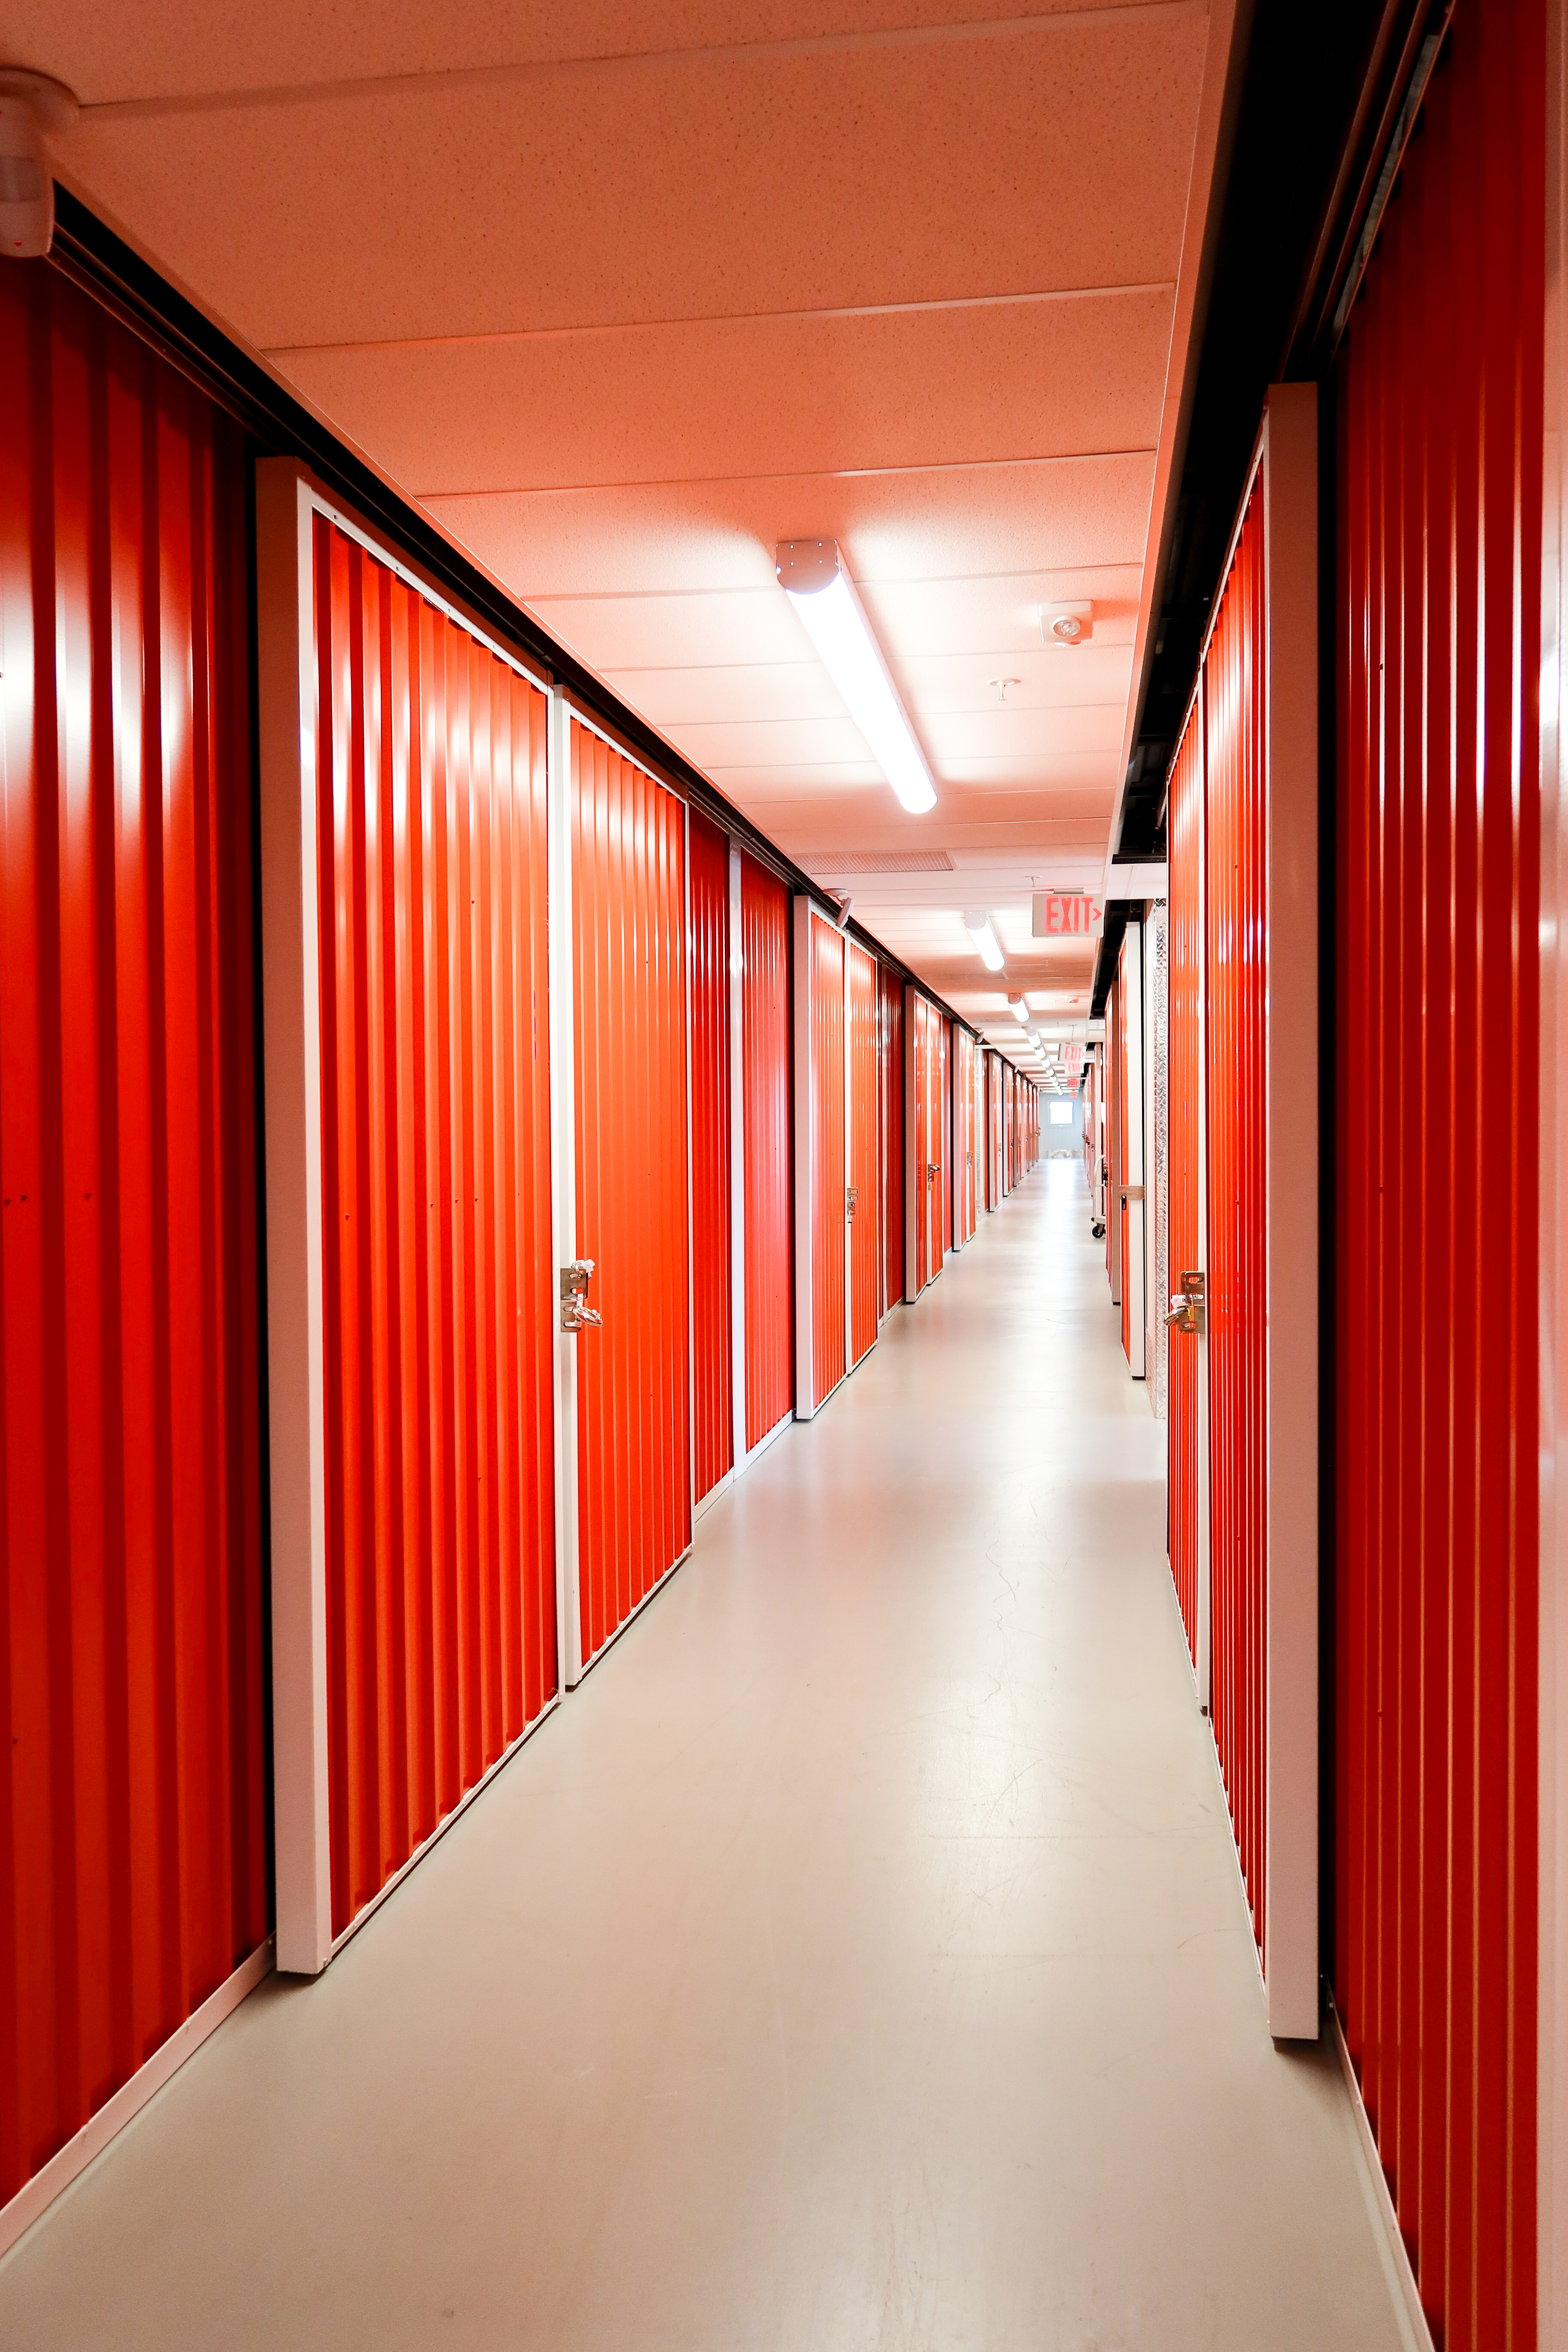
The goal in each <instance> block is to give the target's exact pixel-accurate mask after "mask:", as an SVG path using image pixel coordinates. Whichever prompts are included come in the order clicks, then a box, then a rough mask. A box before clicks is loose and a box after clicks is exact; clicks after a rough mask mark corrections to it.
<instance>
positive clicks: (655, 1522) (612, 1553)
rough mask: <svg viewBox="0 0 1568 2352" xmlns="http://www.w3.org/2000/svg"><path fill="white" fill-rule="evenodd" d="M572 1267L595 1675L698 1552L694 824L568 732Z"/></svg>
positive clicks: (648, 782) (589, 1649)
mask: <svg viewBox="0 0 1568 2352" xmlns="http://www.w3.org/2000/svg"><path fill="white" fill-rule="evenodd" d="M572 773H573V782H574V803H573V812H572V814H573V825H572V945H573V960H574V997H575V1003H574V1025H575V1038H576V1049H577V1067H576V1122H575V1127H576V1153H577V1253H578V1255H579V1256H580V1257H584V1258H591V1259H592V1260H593V1264H594V1278H593V1296H594V1303H595V1307H596V1308H597V1310H598V1312H599V1313H600V1314H601V1315H602V1316H603V1318H604V1323H603V1327H602V1328H600V1329H598V1330H590V1331H588V1332H585V1333H584V1335H583V1337H582V1338H581V1339H578V1340H577V1341H576V1342H575V1345H576V1348H577V1487H578V1502H577V1509H578V1524H577V1559H578V1598H579V1614H580V1619H581V1638H582V1645H583V1646H582V1661H583V1664H584V1665H586V1664H588V1663H589V1661H590V1660H591V1659H592V1658H593V1657H594V1656H595V1654H596V1653H597V1652H598V1651H599V1650H601V1649H602V1648H603V1647H604V1645H605V1643H606V1642H607V1641H608V1640H609V1639H610V1637H611V1635H612V1634H613V1633H615V1632H616V1629H617V1628H618V1627H619V1626H621V1625H623V1624H624V1623H625V1622H626V1619H627V1618H628V1617H629V1616H630V1614H631V1612H632V1611H633V1610H634V1609H636V1608H637V1607H638V1606H639V1604H640V1603H641V1602H642V1601H644V1600H645V1599H646V1598H647V1595H648V1593H649V1592H651V1591H652V1590H653V1588H654V1586H655V1585H656V1584H657V1583H658V1580H659V1579H660V1577H662V1576H664V1575H666V1574H667V1573H668V1570H670V1569H671V1568H673V1567H674V1565H675V1563H676V1562H677V1560H679V1559H682V1558H683V1557H684V1556H685V1553H686V1551H687V1549H688V1548H689V1545H690V1542H691V1453H690V1410H689V1372H690V1348H689V1325H688V1311H689V1309H688V1299H689V1292H688V1273H687V1085H686V811H685V807H684V805H683V804H682V803H681V802H680V801H679V800H678V799H677V798H676V796H675V794H674V793H671V792H668V791H667V790H666V789H665V787H664V786H663V785H662V784H660V783H657V782H655V781H654V779H653V778H652V777H651V776H649V775H647V774H646V773H645V772H644V771H643V770H642V769H641V768H639V767H637V765H636V763H635V762H634V761H631V760H629V759H626V757H625V756H624V755H623V754H622V753H621V752H619V751H616V750H615V749H614V748H613V747H612V746H611V745H609V744H608V743H605V741H603V740H602V739H601V738H600V737H599V736H597V735H595V734H593V733H592V732H591V731H590V730H588V729H587V728H585V727H582V726H580V725H579V724H578V723H577V721H576V720H575V719H574V721H573V723H572Z"/></svg>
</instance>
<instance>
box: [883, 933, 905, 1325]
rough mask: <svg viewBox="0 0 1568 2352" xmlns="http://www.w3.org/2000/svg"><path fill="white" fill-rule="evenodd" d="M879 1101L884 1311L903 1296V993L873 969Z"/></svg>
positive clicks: (889, 975)
mask: <svg viewBox="0 0 1568 2352" xmlns="http://www.w3.org/2000/svg"><path fill="white" fill-rule="evenodd" d="M877 994H878V1004H879V1030H878V1047H877V1050H878V1055H879V1062H880V1068H881V1101H882V1120H881V1124H882V1143H881V1148H882V1312H883V1314H884V1315H885V1314H886V1313H887V1312H888V1309H889V1307H891V1306H893V1305H894V1303H895V1302H896V1301H897V1300H899V1299H900V1298H902V1297H903V1295H904V991H903V983H902V982H901V981H900V978H899V976H898V974H897V972H895V971H891V970H889V967H888V966H887V965H886V964H879V965H878V967H877Z"/></svg>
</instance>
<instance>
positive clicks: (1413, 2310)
mask: <svg viewBox="0 0 1568 2352" xmlns="http://www.w3.org/2000/svg"><path fill="white" fill-rule="evenodd" d="M1329 2025H1330V2029H1331V2032H1332V2033H1333V2037H1334V2048H1335V2049H1336V2050H1337V2051H1338V2052H1339V2053H1340V2064H1341V2066H1342V2068H1343V2070H1344V2077H1345V2084H1346V2087H1347V2088H1348V2090H1349V2092H1350V2095H1351V2109H1352V2114H1353V2116H1354V2117H1355V2135H1356V2146H1357V2147H1358V2148H1359V2150H1360V2152H1361V2160H1362V2174H1363V2179H1362V2189H1363V2193H1364V2195H1365V2197H1366V2200H1367V2205H1368V2208H1369V2210H1370V2211H1371V2213H1372V2216H1373V2228H1374V2229H1375V2230H1376V2231H1377V2235H1378V2244H1379V2251H1380V2252H1382V2254H1383V2255H1384V2271H1385V2273H1386V2276H1387V2279H1388V2286H1389V2293H1390V2294H1391V2295H1392V2296H1393V2298H1394V2311H1395V2315H1396V2316H1397V2318H1398V2321H1399V2327H1400V2334H1401V2336H1403V2338H1404V2341H1405V2352H1435V2347H1434V2346H1433V2342H1432V2330H1431V2329H1430V2327H1428V2326H1427V2325H1426V2313H1425V2312H1424V2311H1423V2310H1422V2308H1421V2290H1420V2288H1419V2287H1418V2286H1417V2285H1416V2284H1415V2272H1414V2271H1413V2270H1412V2268H1411V2266H1410V2255H1409V2252H1407V2250H1406V2248H1405V2232H1404V2231H1403V2230H1402V2229H1401V2228H1400V2226H1399V2216H1398V2214H1397V2213H1396V2212H1395V2211H1394V2200H1393V2198H1392V2197H1391V2196H1390V2195H1389V2190H1388V2177H1387V2175H1386V2174H1385V2173H1384V2168H1383V2158H1381V2157H1380V2156H1379V2155H1378V2152H1377V2142H1376V2140H1375V2139H1374V2138H1373V2129H1372V2124H1371V2122H1370V2120H1369V2119H1368V2116H1367V2112H1366V2107H1365V2105H1364V2103H1363V2099H1362V2095H1361V2084H1359V2083H1358V2082H1357V2081H1356V2078H1355V2068H1354V2067H1353V2066H1352V2064H1351V2053H1350V2052H1349V2050H1348V2049H1347V2048H1346V2046H1345V2036H1344V2028H1343V2027H1342V2025H1341V2023H1340V2013H1339V2011H1338V2010H1337V2009H1336V2008H1335V2007H1334V2004H1333V2001H1332V2000H1330V2002H1329Z"/></svg>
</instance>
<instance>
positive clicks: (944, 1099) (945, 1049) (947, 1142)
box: [936, 1015, 953, 1254]
mask: <svg viewBox="0 0 1568 2352" xmlns="http://www.w3.org/2000/svg"><path fill="white" fill-rule="evenodd" d="M936 1034H937V1059H938V1064H939V1071H940V1076H939V1083H938V1087H937V1118H938V1122H939V1124H938V1129H937V1139H938V1142H939V1144H940V1146H941V1159H942V1174H941V1176H940V1177H939V1178H938V1179H937V1185H938V1190H939V1191H940V1192H941V1193H942V1250H943V1252H944V1254H947V1253H951V1251H952V1077H953V1069H952V1063H953V1054H952V1022H951V1021H949V1020H948V1019H947V1018H946V1017H945V1015H944V1016H942V1018H940V1019H939V1020H938V1022H937V1031H936Z"/></svg>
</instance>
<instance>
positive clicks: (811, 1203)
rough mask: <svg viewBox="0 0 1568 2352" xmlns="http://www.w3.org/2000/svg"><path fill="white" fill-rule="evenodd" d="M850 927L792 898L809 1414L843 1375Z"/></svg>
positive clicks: (799, 1264) (799, 1344) (798, 1283)
mask: <svg viewBox="0 0 1568 2352" xmlns="http://www.w3.org/2000/svg"><path fill="white" fill-rule="evenodd" d="M844 950H845V940H844V934H843V932H842V931H840V930H839V929H837V927H836V926H835V925H834V924H832V923H830V922H828V921H827V920H826V917H824V916H822V915H820V914H818V913H817V912H816V908H814V907H813V906H812V904H811V901H810V900H809V899H808V898H796V900H795V1102H796V1106H797V1118H798V1122H799V1123H798V1125H797V1127H796V1129H795V1412H796V1415H797V1416H798V1417H799V1418H800V1419H801V1420H803V1421H809V1420H810V1419H811V1416H812V1415H813V1413H815V1412H816V1411H817V1410H818V1408H819V1407H820V1406H821V1405H823V1404H824V1403H825V1402H826V1400H827V1398H828V1397H829V1396H831V1394H832V1393H833V1391H834V1390H835V1389H836V1388H837V1385H838V1383H839V1381H841V1380H842V1379H843V1378H844V1370H845V1361H846V1354H847V1335H846V1316H847V1257H848V1251H847V1221H846V1214H845V1212H846V1206H847V1200H846V1194H847V1177H846V1168H847V1156H846V1155H847V1125H848V1121H847V1106H846V1075H845V1053H846V1045H847V1037H846V1024H845V997H844V989H845V967H844Z"/></svg>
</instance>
